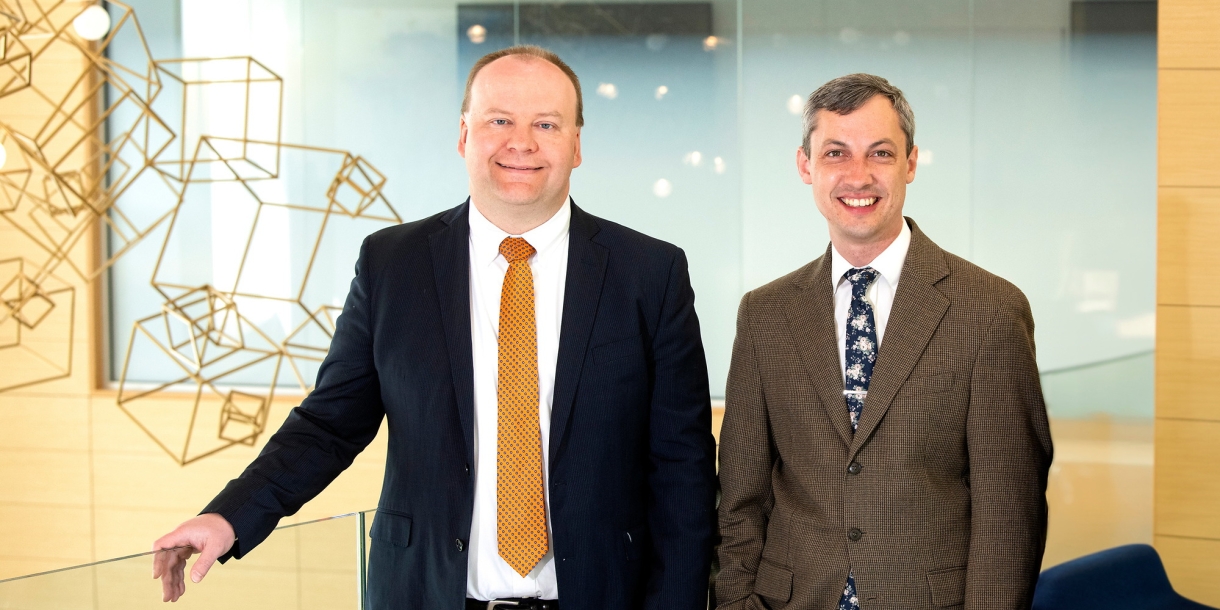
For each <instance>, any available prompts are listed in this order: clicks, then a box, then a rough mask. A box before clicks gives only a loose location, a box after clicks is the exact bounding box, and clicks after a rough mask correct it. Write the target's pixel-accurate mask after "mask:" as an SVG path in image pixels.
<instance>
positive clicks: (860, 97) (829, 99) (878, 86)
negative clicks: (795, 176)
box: [801, 73, 915, 157]
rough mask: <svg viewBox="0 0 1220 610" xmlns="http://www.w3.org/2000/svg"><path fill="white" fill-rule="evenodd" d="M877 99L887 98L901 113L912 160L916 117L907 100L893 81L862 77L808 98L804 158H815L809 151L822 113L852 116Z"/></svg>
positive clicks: (849, 78)
mask: <svg viewBox="0 0 1220 610" xmlns="http://www.w3.org/2000/svg"><path fill="white" fill-rule="evenodd" d="M876 95H884V96H885V97H887V98H889V100H890V103H892V104H893V105H894V111H895V112H897V113H898V125H899V126H900V127H902V133H903V134H904V135H905V136H906V137H907V156H908V157H909V156H911V149H913V148H914V147H915V113H914V112H912V111H911V105H910V104H908V103H907V98H906V97H905V96H903V95H902V90H901V89H899V88H898V87H895V86H893V85H891V84H890V81H887V80H885V79H884V78H881V77H880V76H873V75H872V74H863V73H857V74H848V75H847V76H840V77H839V78H836V79H834V80H832V81H830V82H828V83H826V84H825V85H822V86H821V87H818V90H817V91H814V92H813V93H811V94H809V100H808V101H806V102H805V120H804V124H803V128H804V130H805V135H804V138H803V139H802V140H801V148H803V149H804V150H805V156H807V157H808V156H811V155H812V154H813V152H812V151H811V150H810V148H809V136H810V134H812V133H813V130H815V129H817V128H818V111H819V110H829V111H831V112H833V113H835V114H840V115H842V114H851V113H852V112H855V111H856V110H858V109H859V108H860V107H861V106H863V105H864V103H865V102H867V101H869V100H871V99H873V96H876Z"/></svg>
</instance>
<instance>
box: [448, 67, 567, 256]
mask: <svg viewBox="0 0 1220 610" xmlns="http://www.w3.org/2000/svg"><path fill="white" fill-rule="evenodd" d="M576 115H577V110H576V88H575V87H574V86H573V84H572V81H571V80H569V79H568V77H567V75H565V74H564V73H563V71H561V70H560V69H559V68H558V67H557V66H555V65H554V64H552V63H550V62H548V61H546V60H543V59H539V58H535V57H529V56H523V55H508V56H506V57H502V58H500V59H497V60H495V61H493V62H491V63H489V64H487V65H486V66H484V67H483V69H482V70H480V71H479V72H478V74H477V75H476V76H475V79H474V81H473V82H472V83H471V88H470V106H469V110H468V112H466V113H465V114H463V115H462V119H461V124H460V135H459V138H458V153H459V154H461V155H462V157H463V158H465V160H466V172H467V174H468V175H469V178H470V198H471V201H472V202H473V203H474V204H475V206H477V207H478V208H479V211H480V212H482V213H483V215H484V216H486V217H487V218H488V220H490V221H491V222H492V223H494V224H495V225H496V226H498V227H500V228H501V229H503V230H504V231H506V232H508V233H510V234H513V235H520V234H522V233H525V232H526V231H529V230H530V229H533V228H534V227H537V226H538V225H540V224H542V223H544V222H546V221H547V220H548V219H549V218H550V217H551V216H553V215H554V214H555V212H556V211H558V210H559V208H560V207H562V206H563V203H564V200H565V198H566V196H567V194H568V188H569V184H570V178H571V175H572V169H573V168H575V167H577V166H579V165H580V160H581V159H580V127H578V126H577V125H576V123H577V121H576Z"/></svg>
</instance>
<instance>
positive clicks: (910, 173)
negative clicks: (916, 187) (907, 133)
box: [907, 146, 919, 184]
mask: <svg viewBox="0 0 1220 610" xmlns="http://www.w3.org/2000/svg"><path fill="white" fill-rule="evenodd" d="M918 164H919V147H918V146H912V147H911V154H909V155H907V184H910V183H912V182H914V181H915V166H916V165H918Z"/></svg>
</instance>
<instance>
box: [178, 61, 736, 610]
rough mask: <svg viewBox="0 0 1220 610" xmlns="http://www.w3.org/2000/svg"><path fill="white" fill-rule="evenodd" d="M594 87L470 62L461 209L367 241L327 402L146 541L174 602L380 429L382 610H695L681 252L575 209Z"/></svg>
mask: <svg viewBox="0 0 1220 610" xmlns="http://www.w3.org/2000/svg"><path fill="white" fill-rule="evenodd" d="M582 124H583V118H582V104H581V97H580V83H579V81H578V80H577V78H576V75H575V74H574V73H573V72H572V70H571V69H570V68H569V67H568V66H567V65H566V64H564V63H563V62H562V61H561V60H560V59H559V58H558V57H557V56H555V55H554V54H552V53H550V52H548V51H545V50H543V49H539V48H537V47H513V48H509V49H505V50H502V51H498V52H496V53H492V54H490V55H488V56H486V57H484V58H483V59H481V60H479V62H478V63H476V64H475V66H474V68H473V69H472V70H471V72H470V78H469V79H468V81H467V85H466V97H465V100H464V101H463V104H462V116H461V123H460V128H461V132H460V137H459V141H458V152H459V153H461V154H462V156H463V157H464V158H465V160H466V167H467V171H468V173H469V176H470V199H469V200H467V201H466V202H465V203H463V204H462V205H460V206H458V207H456V208H453V209H451V210H449V211H447V212H443V213H441V214H438V215H436V216H433V217H431V218H426V219H423V220H420V221H417V222H413V223H407V224H403V225H399V226H396V227H392V228H389V229H386V230H383V231H380V232H378V233H375V234H373V235H371V236H369V237H368V238H367V239H366V240H365V242H364V244H363V246H362V247H361V250H360V258H359V261H358V262H357V263H356V277H355V279H354V280H353V281H352V284H351V291H350V293H349V294H348V297H347V303H346V305H345V306H344V309H343V315H342V316H340V317H339V319H338V325H337V329H336V332H335V336H334V339H333V341H332V343H331V348H330V353H329V355H328V356H327V358H326V361H325V362H324V363H323V365H322V367H321V369H320V370H319V373H318V381H317V389H315V390H314V392H313V393H312V394H311V395H310V396H309V397H308V398H306V399H305V400H304V401H303V402H302V403H301V405H300V406H299V407H297V408H295V409H293V411H292V413H291V414H290V415H289V417H288V419H287V420H286V421H285V422H284V424H283V426H281V428H280V429H279V431H278V432H276V433H275V435H273V436H272V437H271V439H270V440H269V441H268V443H267V446H266V448H265V449H263V451H262V453H261V454H260V455H259V457H258V458H257V459H256V460H255V461H254V462H253V463H252V464H250V466H249V467H248V468H247V469H246V471H245V472H244V473H242V475H241V476H240V477H238V478H237V479H234V480H233V481H231V482H230V483H229V484H228V486H227V487H225V489H224V491H223V492H221V494H220V495H219V496H217V497H216V499H215V500H213V501H212V503H211V504H209V505H208V506H207V508H205V509H204V511H203V514H201V515H200V516H198V517H195V518H194V519H191V520H190V521H187V522H186V523H184V524H182V525H181V526H179V527H178V528H177V529H176V530H174V531H173V532H171V533H170V534H167V535H166V536H164V537H162V538H161V539H160V540H158V541H157V542H156V543H155V546H154V548H156V549H174V548H175V547H185V548H183V549H182V550H169V551H166V552H162V553H158V554H157V559H156V561H155V564H154V575H155V576H156V577H160V578H161V579H162V587H163V592H164V597H165V599H166V600H175V601H176V600H177V599H178V598H179V597H180V596H181V595H182V594H183V593H184V591H185V582H184V570H185V567H186V563H187V559H189V557H190V555H192V554H194V553H196V552H197V553H199V554H200V557H199V559H198V560H197V561H196V562H195V564H194V566H193V567H192V571H191V579H192V580H193V581H195V582H199V581H200V580H201V579H202V578H203V576H204V575H205V574H206V573H207V571H208V569H209V567H210V566H211V565H212V563H213V562H214V561H215V560H217V559H220V560H221V561H225V560H227V559H228V558H230V557H237V558H241V557H242V556H243V555H245V554H246V553H248V552H250V550H251V549H253V548H254V547H255V546H256V545H257V544H258V543H259V542H261V541H262V540H263V539H264V538H266V537H267V535H268V534H269V533H270V532H271V530H272V529H273V528H274V527H275V526H276V524H277V523H278V522H279V520H280V518H281V517H283V516H285V515H291V514H293V513H295V512H296V511H297V510H298V509H299V508H300V507H301V505H302V504H304V503H305V502H307V501H308V500H309V499H310V498H313V497H314V496H316V495H317V494H318V493H319V492H320V491H322V489H323V488H325V487H326V485H327V484H329V483H330V482H331V481H332V480H333V479H334V478H335V477H336V476H338V475H339V473H340V472H342V471H343V470H344V469H345V468H347V467H348V465H350V464H351V463H352V460H353V459H354V458H355V457H356V454H358V453H359V452H360V451H361V450H362V449H363V448H364V447H365V446H366V445H368V443H369V442H371V441H372V440H373V438H374V436H375V435H376V434H377V431H378V429H379V427H380V425H381V421H382V418H383V417H385V418H387V419H388V422H389V435H390V437H389V449H388V451H389V455H388V458H387V461H386V472H385V483H384V486H383V488H382V493H381V500H380V502H379V504H378V509H377V516H376V517H375V519H374V522H373V529H372V538H373V540H372V548H371V556H370V564H369V577H368V593H369V600H370V602H371V605H372V607H373V608H395V609H435V608H445V609H451V610H457V609H458V608H463V607H465V608H491V607H496V606H503V605H504V604H502V602H505V601H507V602H509V604H510V605H508V607H515V608H534V609H548V610H549V609H552V608H558V607H559V604H560V603H562V605H563V607H564V608H569V609H572V608H575V609H580V610H586V609H590V610H593V609H602V608H605V609H612V608H613V609H619V608H653V609H658V610H675V609H677V610H680V609H687V608H689V609H694V608H704V607H706V603H707V601H706V600H707V578H708V570H709V563H710V557H711V548H712V537H713V533H714V528H715V513H714V507H713V504H714V498H715V467H714V440H713V438H712V434H711V406H710V400H709V396H708V379H707V367H706V363H705V361H704V354H703V347H702V343H701V341H700V337H699V323H698V319H697V318H696V316H695V309H694V293H693V291H692V290H691V286H690V279H689V276H688V273H687V263H686V258H685V256H684V254H683V253H682V251H681V250H680V249H678V248H677V247H675V246H673V245H670V244H667V243H664V242H661V241H658V240H656V239H652V238H650V237H647V236H645V235H642V234H640V233H637V232H635V231H632V230H630V229H627V228H625V227H622V226H620V225H617V224H614V223H612V222H608V221H605V220H602V219H600V218H596V217H594V216H592V215H590V214H588V213H586V212H584V211H583V210H581V209H580V208H578V207H576V205H575V203H573V201H572V199H571V197H570V196H569V192H568V191H569V177H570V175H571V171H572V169H573V168H574V167H576V166H578V165H580V160H581V157H580V128H581V125H582Z"/></svg>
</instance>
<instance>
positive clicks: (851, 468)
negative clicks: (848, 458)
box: [847, 462, 864, 474]
mask: <svg viewBox="0 0 1220 610" xmlns="http://www.w3.org/2000/svg"><path fill="white" fill-rule="evenodd" d="M863 469H864V467H863V466H861V465H860V462H852V463H851V464H850V465H848V467H847V472H849V473H851V474H860V471H861V470H863Z"/></svg>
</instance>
